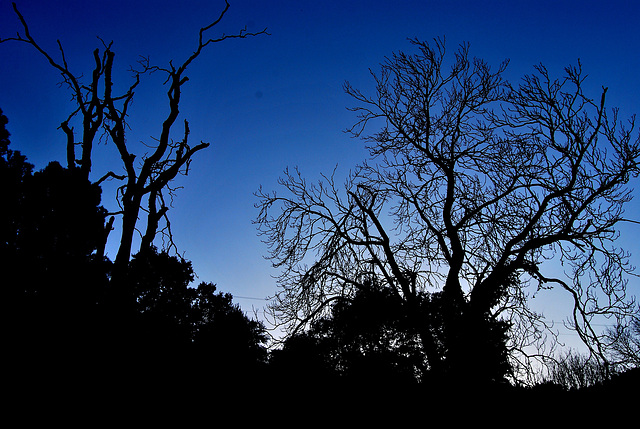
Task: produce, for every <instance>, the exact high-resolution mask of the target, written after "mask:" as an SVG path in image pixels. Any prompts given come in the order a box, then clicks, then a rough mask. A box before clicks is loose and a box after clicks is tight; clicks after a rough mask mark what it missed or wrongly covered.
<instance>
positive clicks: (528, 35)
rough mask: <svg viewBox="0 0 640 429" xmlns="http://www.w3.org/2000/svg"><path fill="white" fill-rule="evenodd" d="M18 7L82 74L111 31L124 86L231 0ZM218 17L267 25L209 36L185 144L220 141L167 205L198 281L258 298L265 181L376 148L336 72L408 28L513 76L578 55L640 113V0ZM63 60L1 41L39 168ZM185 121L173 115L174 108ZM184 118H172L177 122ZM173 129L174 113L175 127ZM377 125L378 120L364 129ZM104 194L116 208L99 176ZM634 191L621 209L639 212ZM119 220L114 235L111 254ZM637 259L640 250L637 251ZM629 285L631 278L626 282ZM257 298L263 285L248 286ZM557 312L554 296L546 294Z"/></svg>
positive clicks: (137, 110)
mask: <svg viewBox="0 0 640 429" xmlns="http://www.w3.org/2000/svg"><path fill="white" fill-rule="evenodd" d="M17 3H18V7H19V9H20V11H21V12H22V14H23V15H24V16H25V18H26V20H27V22H28V23H29V24H30V28H31V32H32V34H33V36H34V37H35V38H36V40H38V41H39V42H40V43H41V44H42V46H43V47H45V49H47V50H49V52H51V53H52V54H58V52H57V45H56V39H60V41H61V43H62V45H63V47H64V49H65V52H66V56H67V59H68V61H69V65H70V68H71V69H72V71H74V72H75V73H76V74H81V73H84V75H85V76H89V75H90V73H91V70H92V51H93V49H95V48H97V47H101V46H102V44H101V43H102V42H101V41H100V40H99V39H98V38H97V36H99V37H100V38H101V39H102V40H104V41H107V42H108V41H113V48H112V49H113V50H114V52H115V53H116V64H115V68H116V69H117V70H118V73H117V75H116V76H115V79H116V88H120V89H125V88H127V87H128V86H129V85H130V84H131V82H132V80H131V74H130V73H129V72H128V69H129V67H130V66H131V65H135V63H136V61H137V59H138V56H139V55H142V56H145V57H148V58H149V59H150V61H151V63H152V64H157V65H160V66H166V65H167V64H168V62H169V60H171V59H173V60H174V62H175V63H176V64H179V63H181V62H182V61H184V59H185V58H186V56H187V55H189V54H190V53H191V52H192V51H193V49H194V48H195V44H196V41H197V32H198V29H199V28H200V27H202V26H204V25H206V24H208V23H209V22H210V21H211V20H213V19H215V18H216V17H217V16H218V14H219V13H220V11H221V10H222V8H223V6H224V2H223V1H216V0H207V1H204V0H201V1H192V0H185V1H180V2H176V1H169V0H154V1H148V0H127V1H121V0H103V1H100V2H89V1H86V0H61V1H56V2H52V1H45V0H27V1H19V2H17ZM230 3H231V8H230V10H229V12H228V14H227V15H226V17H225V19H224V20H223V22H222V23H221V25H219V26H218V27H216V28H214V29H213V30H212V31H211V36H219V35H221V34H223V33H226V34H233V33H237V32H238V30H240V29H241V28H244V27H246V28H247V30H248V31H260V30H262V29H263V28H267V31H268V32H269V33H270V35H269V36H259V37H255V38H248V39H243V40H227V41H225V42H222V43H219V44H216V45H213V46H210V47H209V48H207V50H206V51H205V52H204V53H203V54H202V55H201V56H200V57H199V58H198V60H197V61H196V62H195V63H194V64H192V66H191V68H190V69H189V70H188V72H187V73H186V75H187V76H188V77H189V78H190V81H189V83H187V84H186V85H185V86H184V89H183V95H182V103H181V117H180V118H179V121H180V122H181V121H182V119H187V120H188V121H189V123H190V128H191V135H190V142H191V143H192V144H195V143H198V142H199V141H205V142H209V143H211V146H210V147H209V148H208V149H206V150H205V151H203V152H199V153H198V154H197V155H196V157H195V159H194V162H193V163H192V165H191V172H190V174H189V176H188V177H187V178H186V179H181V180H180V182H179V184H180V185H182V186H184V189H182V190H180V191H179V192H178V194H177V198H176V199H175V201H174V208H173V209H172V210H171V211H170V218H171V220H172V226H173V232H174V235H175V241H176V243H177V244H178V247H179V250H180V252H182V253H183V254H184V256H185V257H186V258H187V259H189V260H191V261H192V262H193V265H194V269H195V271H196V273H197V275H198V276H199V279H198V280H199V281H207V282H213V283H216V284H217V285H218V288H219V290H221V291H223V292H230V293H232V294H233V295H234V297H235V301H236V302H238V303H240V304H241V305H242V307H243V308H244V309H245V310H247V311H251V310H252V308H255V309H256V310H257V311H258V312H259V311H261V309H262V307H263V305H264V304H265V301H263V300H261V299H263V298H265V297H266V296H268V295H271V294H273V293H274V292H275V291H276V284H275V280H274V279H273V278H272V276H274V275H276V274H277V272H276V271H274V270H273V269H272V268H271V266H270V263H269V262H268V261H267V260H265V259H264V257H263V256H264V255H265V254H266V250H267V249H266V246H265V245H264V244H263V243H262V242H261V241H260V237H258V236H257V232H256V228H255V225H253V224H252V220H253V219H255V216H256V214H257V210H256V209H255V208H254V203H255V202H256V201H257V199H256V198H255V197H254V195H253V194H254V192H255V191H256V190H257V189H258V187H259V186H261V185H262V186H263V187H264V189H265V190H277V187H276V181H277V179H278V177H279V176H280V175H281V173H282V171H283V170H284V169H285V168H286V167H294V166H298V167H299V168H300V170H301V172H302V174H303V175H304V176H306V177H307V178H309V179H310V180H313V179H315V178H317V177H318V175H319V174H320V173H323V172H324V173H327V172H330V171H331V170H332V169H333V168H334V167H335V166H336V165H338V173H339V174H346V173H347V172H348V171H349V169H350V168H353V167H354V166H355V165H356V164H357V163H359V162H361V161H363V160H364V159H365V158H366V156H367V154H366V152H365V150H364V148H363V143H362V142H361V141H358V140H354V139H352V138H350V137H349V136H348V135H347V134H345V133H344V130H345V129H346V128H347V127H348V126H350V125H352V124H353V123H354V121H355V116H354V114H353V113H352V112H349V111H348V110H347V107H350V106H353V105H354V101H353V100H351V99H350V98H349V97H347V96H346V95H345V94H344V92H343V90H342V85H343V83H344V82H345V81H347V80H348V81H349V82H350V83H351V84H352V85H353V86H354V87H356V88H358V89H361V90H363V91H364V92H365V93H369V94H370V93H372V90H373V80H372V78H371V76H370V75H369V69H370V68H371V69H373V70H374V71H376V70H378V65H379V63H380V62H382V61H383V60H384V57H385V56H388V55H390V54H392V53H393V52H396V51H399V50H411V46H410V44H409V43H408V42H407V39H408V38H413V37H416V38H419V39H422V40H431V39H433V38H435V37H445V38H446V41H447V42H446V43H447V47H448V52H449V53H451V54H453V53H454V52H455V50H456V48H457V46H458V44H459V43H461V42H470V44H471V51H470V53H471V55H472V56H477V57H480V58H484V59H486V60H487V61H489V63H490V64H493V65H495V66H496V67H497V66H498V65H499V63H500V62H501V61H502V60H504V59H509V60H510V66H509V68H508V70H507V74H506V76H507V77H508V78H509V80H511V81H513V82H517V81H518V80H519V79H520V78H521V77H522V76H523V75H524V74H526V73H531V72H532V71H533V66H534V65H535V64H538V63H542V64H544V65H545V66H546V67H547V68H548V69H549V71H550V72H551V74H552V75H553V76H554V77H561V74H562V71H563V68H564V67H565V66H567V65H573V64H576V62H577V60H578V59H580V60H581V62H582V65H583V68H584V70H585V72H586V73H587V74H588V75H589V78H588V80H587V83H586V84H587V88H588V91H589V93H590V94H591V95H592V96H593V98H596V99H597V98H599V96H600V90H601V87H602V86H607V87H609V91H608V94H607V96H608V106H610V107H613V106H617V107H620V109H621V114H622V115H623V117H627V116H630V115H631V114H633V113H636V112H640V79H639V75H638V70H640V29H639V28H638V23H639V22H640V2H638V1H618V0H608V1H585V0H583V1H515V0H514V1H455V0H450V1H431V0H424V1H405V0H394V1H373V0H369V1H345V0H342V1H306V0H299V1H268V0H263V1H257V0H253V1H251V0H235V1H230ZM19 29H20V27H19V22H18V20H17V18H16V16H15V14H14V13H13V11H12V9H11V2H10V1H7V0H0V37H10V36H13V35H15V32H16V31H18V30H19ZM59 81H60V76H59V74H58V73H57V72H56V71H55V70H54V69H52V68H51V67H50V66H49V65H48V64H47V63H46V61H45V60H44V59H43V58H42V57H41V56H40V55H39V54H38V53H36V52H35V50H34V49H33V48H32V47H30V46H28V45H26V44H21V43H4V44H1V45H0V108H1V109H2V110H3V112H4V114H5V115H6V116H7V117H8V119H9V124H8V129H9V131H10V132H11V142H12V146H11V147H12V148H13V149H15V150H20V151H22V152H23V153H24V154H25V155H26V156H27V157H28V160H29V161H30V162H31V163H33V164H35V166H36V168H38V169H39V168H43V167H44V166H46V164H47V163H48V162H49V161H52V160H58V161H60V162H61V163H64V159H65V157H64V154H65V136H64V134H63V132H62V131H61V130H58V129H57V128H58V126H59V125H60V123H61V122H62V121H63V120H64V119H66V117H67V116H68V114H69V112H70V111H71V110H72V109H73V106H72V104H71V103H70V101H69V100H70V93H69V92H68V91H67V89H66V88H64V87H60V86H59V85H58V82H59ZM162 82H163V79H162V76H160V75H159V74H158V75H151V76H148V77H146V78H144V79H143V82H142V84H141V86H140V88H139V90H138V91H137V94H136V98H135V102H134V105H133V108H132V109H133V110H132V114H131V117H130V120H129V122H130V124H131V125H132V129H131V130H130V131H129V135H128V141H129V143H130V145H132V146H133V145H138V146H135V147H136V149H135V150H134V152H136V153H139V154H141V153H142V152H143V148H144V146H142V145H140V143H139V142H147V143H152V142H153V140H152V137H157V136H159V133H160V127H161V123H162V119H163V116H164V115H165V114H166V112H167V109H168V107H167V103H166V94H165V92H166V90H165V88H164V87H162ZM180 122H179V123H180ZM179 123H178V124H179ZM175 130H176V135H175V136H174V137H175V138H176V139H179V138H181V135H180V131H181V127H180V126H177V127H175ZM371 131H373V130H371ZM94 159H95V165H94V169H93V171H94V179H97V178H98V177H100V176H102V174H104V173H105V172H106V171H108V170H110V169H112V168H115V166H117V167H118V168H119V164H118V163H119V160H118V159H117V154H116V151H115V148H113V147H111V146H110V145H108V144H107V145H104V144H103V145H101V146H99V147H98V148H96V149H95V152H94ZM103 204H104V205H105V206H106V207H107V208H110V209H115V207H116V206H115V200H114V197H113V195H112V194H111V193H110V191H109V188H108V187H106V188H105V192H104V195H103ZM637 207H638V205H637V202H636V203H634V204H633V205H630V206H629V208H628V215H629V217H634V218H636V219H637V218H638V217H639V216H637V215H636V210H637V209H636V208H637ZM638 228H639V227H637V226H636V227H635V228H634V227H632V226H630V227H629V229H627V230H625V231H623V232H624V234H623V237H622V239H621V244H623V245H624V246H626V247H627V249H628V250H630V251H631V252H632V253H634V256H633V257H632V259H631V261H632V262H634V261H638V255H640V246H638V242H637V240H636V239H635V237H636V236H637V235H638V233H640V229H638ZM117 239H118V231H114V232H113V233H112V236H111V247H110V252H109V256H110V257H112V258H113V257H115V249H116V247H115V246H116V244H117V243H116V241H117ZM636 265H637V262H636ZM630 289H631V291H632V292H633V290H634V289H635V291H636V292H635V293H636V294H637V295H640V294H639V293H638V292H637V291H638V290H639V289H638V286H637V284H634V283H633V281H632V284H631V286H630ZM249 298H258V299H249ZM548 305H549V309H550V311H551V309H552V307H553V302H550V303H549V304H548Z"/></svg>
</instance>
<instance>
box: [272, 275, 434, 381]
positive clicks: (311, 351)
mask: <svg viewBox="0 0 640 429" xmlns="http://www.w3.org/2000/svg"><path fill="white" fill-rule="evenodd" d="M402 307H403V302H402V301H401V300H399V299H398V297H396V296H393V295H391V294H390V293H389V290H388V289H384V288H379V287H376V286H375V285H374V284H369V285H368V287H367V288H364V289H362V290H359V291H357V292H356V294H355V296H354V297H353V298H348V297H343V298H340V299H337V300H336V301H335V302H334V303H333V305H332V307H331V314H329V315H327V316H325V317H323V318H321V319H318V320H316V321H314V323H313V324H312V326H311V328H310V329H309V330H308V331H305V332H299V333H297V334H295V335H293V336H291V337H289V338H287V339H286V341H284V344H283V348H282V349H281V350H277V351H274V352H273V358H272V365H273V366H274V367H275V368H278V369H279V370H280V371H283V372H285V373H286V371H287V367H291V366H292V365H293V366H294V371H295V372H294V373H293V374H295V373H296V372H297V373H305V376H308V374H315V376H316V377H317V378H318V379H322V378H329V379H334V380H337V379H340V380H341V381H343V382H348V383H350V384H355V383H366V384H368V385H381V384H384V383H387V382H394V383H395V382H404V383H415V382H416V381H417V379H416V376H417V375H419V374H420V371H419V370H417V368H419V367H420V366H421V365H422V357H421V351H420V343H419V341H418V338H417V330H416V329H415V326H413V325H412V324H411V323H410V321H408V320H407V317H406V312H405V311H404V310H403V308H402ZM296 361H297V362H299V364H298V365H299V367H298V368H297V369H295V368H296V365H295V362H296ZM289 373H290V374H291V370H290V369H289Z"/></svg>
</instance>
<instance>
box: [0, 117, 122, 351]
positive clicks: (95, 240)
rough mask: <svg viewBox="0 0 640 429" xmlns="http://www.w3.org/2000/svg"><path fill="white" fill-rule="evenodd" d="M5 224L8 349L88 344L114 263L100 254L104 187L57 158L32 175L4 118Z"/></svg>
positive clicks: (0, 248) (1, 248) (0, 233)
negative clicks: (12, 145) (15, 147)
mask: <svg viewBox="0 0 640 429" xmlns="http://www.w3.org/2000/svg"><path fill="white" fill-rule="evenodd" d="M1 118H2V121H0V122H1V125H2V128H1V129H0V135H1V137H2V157H0V179H2V180H1V182H2V199H3V201H4V203H5V204H6V207H7V208H6V210H3V211H2V222H1V223H0V237H1V239H2V240H1V242H0V264H1V267H2V270H1V271H2V281H3V287H2V296H3V303H4V305H5V307H4V309H3V314H4V315H5V316H6V317H7V320H8V321H10V322H11V328H10V338H11V341H10V345H9V344H5V346H6V347H7V349H8V350H9V353H11V354H16V353H17V354H22V353H25V352H26V351H27V350H30V351H34V350H37V351H39V352H42V351H47V352H48V353H49V354H50V355H51V356H53V355H55V354H56V353H58V352H60V351H62V350H65V349H66V350H69V351H70V352H71V353H73V351H77V350H79V349H82V348H84V347H85V346H86V345H87V343H88V342H89V338H90V336H92V335H93V334H94V332H93V328H94V323H93V322H95V321H96V319H95V316H96V314H97V312H98V303H99V301H100V300H101V299H102V297H103V294H104V292H105V289H106V286H107V281H108V277H107V276H108V273H109V268H110V264H109V263H108V261H106V260H105V259H104V257H103V244H104V239H103V238H104V237H103V234H104V222H105V215H106V210H105V209H104V208H103V207H102V206H100V201H101V190H100V187H99V186H97V185H95V184H92V183H90V182H89V181H88V180H86V179H84V177H81V176H80V175H79V174H78V172H77V171H75V170H68V169H66V168H63V167H62V166H61V165H60V164H58V163H57V162H52V163H50V164H49V165H48V166H47V167H46V168H44V169H42V170H41V171H37V172H35V173H33V172H32V169H33V166H32V165H31V164H28V163H27V162H26V157H25V156H24V155H21V154H20V153H19V152H16V151H12V150H11V149H9V148H8V146H9V138H8V137H9V133H8V131H6V128H5V124H6V123H7V120H6V117H4V116H1Z"/></svg>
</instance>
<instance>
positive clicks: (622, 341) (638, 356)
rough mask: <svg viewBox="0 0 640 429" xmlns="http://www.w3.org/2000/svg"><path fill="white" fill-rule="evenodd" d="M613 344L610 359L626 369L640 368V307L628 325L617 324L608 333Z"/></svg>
mask: <svg viewBox="0 0 640 429" xmlns="http://www.w3.org/2000/svg"><path fill="white" fill-rule="evenodd" d="M606 335H607V337H608V339H609V341H610V342H611V344H612V347H611V350H610V354H611V357H610V361H611V362H613V363H614V364H615V365H616V366H618V367H620V368H624V369H629V368H640V308H638V310H637V313H636V314H635V316H634V317H633V319H632V320H631V323H629V324H628V325H626V326H625V325H616V326H615V327H613V328H611V329H608V330H607V333H606Z"/></svg>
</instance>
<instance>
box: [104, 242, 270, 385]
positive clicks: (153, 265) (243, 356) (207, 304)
mask: <svg viewBox="0 0 640 429" xmlns="http://www.w3.org/2000/svg"><path fill="white" fill-rule="evenodd" d="M126 278H127V290H128V291H130V293H132V294H133V295H134V301H135V302H136V309H135V315H134V317H132V318H130V319H128V320H127V324H126V325H125V326H123V327H122V328H123V332H122V335H123V337H121V338H116V340H118V341H120V344H117V347H120V348H124V349H125V350H129V353H134V354H135V358H136V359H135V361H136V362H138V363H139V365H142V366H145V367H147V370H146V371H151V372H150V374H153V373H154V371H155V372H156V373H157V372H162V371H164V372H166V373H167V374H173V375H180V374H182V376H183V377H193V375H189V374H188V369H189V367H190V366H192V367H196V368H199V371H200V370H202V371H204V372H203V373H202V374H200V375H199V377H201V381H204V379H205V378H206V379H207V380H213V379H217V380H218V381H223V380H224V381H225V382H226V381H228V380H229V377H231V376H232V374H234V375H237V377H238V378H241V377H244V376H245V375H246V374H248V373H251V372H255V371H257V370H258V369H259V368H261V366H262V365H263V364H264V363H265V361H266V348H265V344H266V340H267V337H266V330H265V328H264V326H263V324H262V323H260V322H257V321H255V320H252V319H250V318H248V317H247V316H246V315H245V314H244V313H243V311H242V310H241V309H240V307H239V306H238V305H237V304H233V302H232V300H233V296H232V295H231V294H223V293H220V292H219V293H216V286H215V285H213V284H211V283H200V284H199V285H198V287H197V288H194V287H190V286H189V285H190V283H191V282H192V281H193V279H194V272H193V269H192V266H191V263H190V262H189V261H186V260H184V259H182V258H179V257H177V256H171V255H169V254H168V253H167V252H166V251H160V252H159V251H157V249H155V248H153V247H152V248H149V249H145V250H144V251H142V252H140V253H137V254H136V255H134V257H133V258H132V260H131V262H130V264H129V269H128V271H127V275H126ZM135 367H138V366H135ZM238 374H240V375H238Z"/></svg>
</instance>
